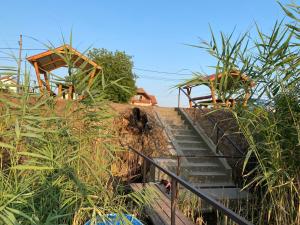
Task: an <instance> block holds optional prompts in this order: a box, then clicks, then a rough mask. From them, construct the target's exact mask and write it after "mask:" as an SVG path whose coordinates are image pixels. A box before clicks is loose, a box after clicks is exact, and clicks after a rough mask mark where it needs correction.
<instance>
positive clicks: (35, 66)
mask: <svg viewBox="0 0 300 225" xmlns="http://www.w3.org/2000/svg"><path fill="white" fill-rule="evenodd" d="M33 65H34V69H35V73H36V78H37V80H38V84H39V89H40V92H41V94H44V90H43V89H44V88H43V83H42V80H41V74H40V70H39V66H38V64H37V62H34V63H33Z"/></svg>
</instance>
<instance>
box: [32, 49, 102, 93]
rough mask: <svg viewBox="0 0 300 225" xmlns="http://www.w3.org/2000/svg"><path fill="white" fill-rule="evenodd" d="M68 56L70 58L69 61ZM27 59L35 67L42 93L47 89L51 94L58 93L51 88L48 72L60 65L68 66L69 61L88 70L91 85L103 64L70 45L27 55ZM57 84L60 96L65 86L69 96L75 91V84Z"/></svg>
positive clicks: (83, 69)
mask: <svg viewBox="0 0 300 225" xmlns="http://www.w3.org/2000/svg"><path fill="white" fill-rule="evenodd" d="M66 58H67V59H68V62H67V60H66ZM27 60H28V61H29V62H30V63H31V64H32V65H33V67H34V69H35V73H36V78H37V81H38V86H39V89H40V93H41V94H44V93H45V91H46V92H48V94H50V95H56V94H55V93H54V92H53V91H52V90H51V87H50V81H49V77H48V73H49V72H51V71H52V70H55V69H58V68H60V67H67V66H68V63H69V64H70V63H71V64H72V66H73V67H76V68H80V69H81V70H82V71H86V75H87V76H89V81H88V85H89V86H90V85H91V84H92V82H93V79H94V77H95V75H97V74H98V73H99V72H100V71H101V70H102V68H101V66H99V65H98V64H97V63H95V62H94V61H92V60H90V59H89V58H88V57H86V56H85V55H83V54H81V53H80V52H78V51H77V50H76V49H74V48H72V47H71V46H70V45H62V46H60V47H58V48H54V49H50V50H48V51H45V52H42V53H39V54H37V55H33V56H30V57H27ZM41 74H43V77H44V79H43V78H42V77H41ZM57 85H58V96H61V95H62V88H63V87H64V89H67V90H68V91H69V94H68V98H69V99H71V98H72V96H73V93H74V87H73V85H71V84H67V87H66V84H63V83H59V84H57Z"/></svg>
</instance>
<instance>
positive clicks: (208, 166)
mask: <svg viewBox="0 0 300 225" xmlns="http://www.w3.org/2000/svg"><path fill="white" fill-rule="evenodd" d="M180 169H182V170H186V171H189V173H191V172H193V171H194V172H208V171H222V170H223V169H224V167H223V165H221V164H220V163H212V162H203V163H185V164H183V165H181V167H180Z"/></svg>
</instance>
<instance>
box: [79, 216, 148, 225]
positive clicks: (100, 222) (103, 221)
mask: <svg viewBox="0 0 300 225" xmlns="http://www.w3.org/2000/svg"><path fill="white" fill-rule="evenodd" d="M124 217H125V218H127V220H126V219H124ZM90 224H91V220H89V221H87V222H86V223H85V224H84V225H90ZM125 224H132V225H144V224H142V222H141V221H139V220H138V219H137V218H135V217H134V216H133V215H129V214H123V215H122V216H120V215H117V214H115V213H113V214H106V215H105V216H101V217H97V223H96V225H125Z"/></svg>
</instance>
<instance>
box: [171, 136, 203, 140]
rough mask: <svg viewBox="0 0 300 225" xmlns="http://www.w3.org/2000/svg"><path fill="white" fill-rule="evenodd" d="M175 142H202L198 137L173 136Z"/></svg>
mask: <svg viewBox="0 0 300 225" xmlns="http://www.w3.org/2000/svg"><path fill="white" fill-rule="evenodd" d="M174 137H175V139H176V140H182V141H199V140H202V139H201V138H200V137H199V136H198V135H175V136H174Z"/></svg>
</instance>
